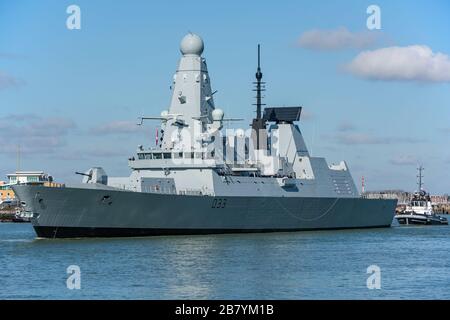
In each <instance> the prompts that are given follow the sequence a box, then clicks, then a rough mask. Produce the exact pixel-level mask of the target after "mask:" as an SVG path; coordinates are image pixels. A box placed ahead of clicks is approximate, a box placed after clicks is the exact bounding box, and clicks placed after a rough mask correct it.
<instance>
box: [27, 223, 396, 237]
mask: <svg viewBox="0 0 450 320" xmlns="http://www.w3.org/2000/svg"><path fill="white" fill-rule="evenodd" d="M389 227H390V225H384V226H373V227H347V228H320V229H147V228H84V227H43V226H34V230H35V231H36V233H37V235H38V237H40V238H110V237H111V238H112V237H144V236H169V235H207V234H229V233H269V232H295V231H313V230H341V229H372V228H389Z"/></svg>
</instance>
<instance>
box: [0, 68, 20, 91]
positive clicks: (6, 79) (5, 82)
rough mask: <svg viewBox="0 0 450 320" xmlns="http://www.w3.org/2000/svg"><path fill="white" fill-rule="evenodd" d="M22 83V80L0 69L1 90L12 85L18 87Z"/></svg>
mask: <svg viewBox="0 0 450 320" xmlns="http://www.w3.org/2000/svg"><path fill="white" fill-rule="evenodd" d="M21 83H22V82H21V81H20V80H18V79H16V78H15V77H13V76H11V75H9V74H7V73H5V72H3V71H1V70H0V90H2V89H6V88H10V87H17V86H19V85H20V84H21Z"/></svg>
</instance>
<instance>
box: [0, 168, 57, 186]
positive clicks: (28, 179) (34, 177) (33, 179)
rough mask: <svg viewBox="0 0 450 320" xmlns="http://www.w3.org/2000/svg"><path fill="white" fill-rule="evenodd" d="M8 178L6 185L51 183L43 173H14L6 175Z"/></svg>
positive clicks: (49, 177) (49, 178)
mask: <svg viewBox="0 0 450 320" xmlns="http://www.w3.org/2000/svg"><path fill="white" fill-rule="evenodd" d="M6 177H7V178H8V184H9V185H12V184H18V183H45V182H51V181H52V180H53V179H52V177H51V176H49V175H48V174H46V173H44V171H16V172H15V173H10V174H8V175H6Z"/></svg>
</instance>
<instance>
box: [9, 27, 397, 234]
mask: <svg viewBox="0 0 450 320" xmlns="http://www.w3.org/2000/svg"><path fill="white" fill-rule="evenodd" d="M180 51H181V54H182V55H181V58H180V60H179V64H178V68H177V70H176V72H175V75H174V77H173V83H172V86H171V90H172V98H171V102H170V106H169V108H168V110H164V111H162V112H161V114H160V115H159V116H155V117H141V118H140V123H138V124H141V125H142V124H143V123H144V121H148V120H154V121H159V122H160V133H161V134H160V137H159V138H158V144H157V146H156V147H154V148H149V147H144V146H138V148H137V151H136V153H135V155H134V156H132V157H130V158H129V167H130V168H131V174H130V176H129V177H110V176H108V175H107V174H106V172H105V171H104V170H103V169H102V168H101V167H94V168H91V169H89V170H87V171H86V172H85V173H83V175H84V177H83V181H82V183H79V184H73V185H69V184H67V185H63V186H61V187H56V188H55V187H46V186H43V185H33V184H21V185H16V186H14V187H13V189H14V192H15V193H16V195H17V196H18V197H19V199H20V201H21V203H22V204H23V206H24V210H25V211H26V212H27V213H28V214H29V215H30V216H32V218H31V222H32V225H33V227H34V229H35V231H36V233H37V235H38V237H44V238H78V237H121V236H123V237H125V236H155V235H193V234H218V233H254V232H288V231H303V230H326V229H350V228H379V227H390V225H391V222H392V220H393V216H394V213H395V206H396V200H386V199H363V198H361V197H360V196H359V193H358V191H357V189H356V186H355V184H354V181H353V179H352V176H351V174H350V171H349V168H348V166H347V164H346V163H345V162H344V161H342V162H340V163H338V164H330V165H329V164H328V163H327V162H326V160H325V159H324V158H321V157H313V156H311V155H310V154H309V151H308V149H307V147H306V144H305V142H304V139H303V136H302V133H301V131H300V128H299V125H298V122H299V120H300V115H301V110H302V107H299V106H296V107H264V110H263V109H262V108H263V106H264V104H263V103H262V95H261V93H262V91H264V82H263V81H262V77H263V75H262V72H261V67H260V62H259V46H258V68H257V72H256V81H255V92H256V103H255V105H256V116H255V118H254V119H253V121H252V123H251V125H250V126H249V128H248V129H246V130H243V129H238V130H224V129H223V126H224V123H226V122H230V121H238V120H240V119H236V118H226V117H225V114H224V112H223V110H221V109H219V108H216V106H215V101H214V93H215V92H213V91H212V89H211V80H210V75H209V73H208V70H207V65H206V60H205V58H203V57H202V53H203V51H204V43H203V40H202V39H201V38H200V37H199V36H198V35H196V34H193V33H189V34H187V35H186V36H185V37H184V38H183V39H182V41H181V45H180ZM224 131H226V132H225V133H224Z"/></svg>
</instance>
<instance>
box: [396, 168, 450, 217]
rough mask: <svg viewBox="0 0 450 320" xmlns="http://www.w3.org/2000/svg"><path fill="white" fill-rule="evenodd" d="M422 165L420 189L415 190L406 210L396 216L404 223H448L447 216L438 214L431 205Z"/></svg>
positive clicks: (419, 176) (420, 169)
mask: <svg viewBox="0 0 450 320" xmlns="http://www.w3.org/2000/svg"><path fill="white" fill-rule="evenodd" d="M422 170H423V168H422V167H419V175H418V178H419V182H418V184H419V191H418V192H415V193H414V195H413V197H412V199H411V201H410V202H409V204H408V205H407V206H406V208H405V210H404V211H403V212H401V213H398V214H397V215H396V216H395V218H396V219H397V221H398V223H400V224H403V225H410V224H418V225H448V220H447V218H444V217H441V216H439V215H437V214H436V213H435V212H434V211H433V206H432V205H431V197H430V194H429V193H427V192H426V191H425V190H423V188H422V177H423V176H422Z"/></svg>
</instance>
